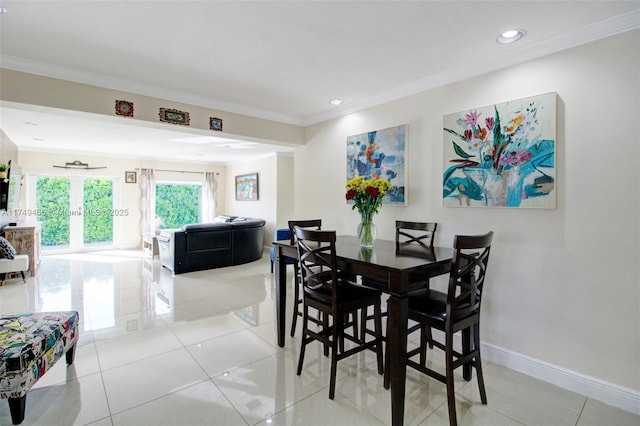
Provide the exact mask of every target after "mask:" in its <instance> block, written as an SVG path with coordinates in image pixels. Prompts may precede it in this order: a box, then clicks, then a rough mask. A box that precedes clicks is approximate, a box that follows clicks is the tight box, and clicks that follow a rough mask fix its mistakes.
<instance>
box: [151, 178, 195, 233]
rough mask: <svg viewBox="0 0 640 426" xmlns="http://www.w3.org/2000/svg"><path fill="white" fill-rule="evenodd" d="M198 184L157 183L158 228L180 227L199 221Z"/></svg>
mask: <svg viewBox="0 0 640 426" xmlns="http://www.w3.org/2000/svg"><path fill="white" fill-rule="evenodd" d="M201 194H202V187H201V186H200V185H182V184H157V185H156V216H157V217H159V218H160V219H162V222H161V223H162V225H161V226H160V228H163V229H171V228H180V227H181V226H182V225H186V224H189V223H198V222H200V198H201Z"/></svg>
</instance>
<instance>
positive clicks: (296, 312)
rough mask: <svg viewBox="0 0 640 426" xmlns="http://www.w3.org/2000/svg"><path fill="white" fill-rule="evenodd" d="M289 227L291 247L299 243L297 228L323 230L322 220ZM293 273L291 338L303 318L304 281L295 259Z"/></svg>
mask: <svg viewBox="0 0 640 426" xmlns="http://www.w3.org/2000/svg"><path fill="white" fill-rule="evenodd" d="M288 225H289V238H290V243H291V245H293V244H296V242H297V240H296V235H295V231H294V227H295V226H297V227H300V228H305V229H315V230H319V229H320V228H322V219H307V220H290V221H289V222H288ZM293 271H294V274H295V281H294V286H293V319H292V320H291V337H293V336H295V334H296V325H297V323H298V317H299V316H300V317H301V316H302V311H301V310H300V304H301V303H302V298H301V297H300V284H301V282H302V280H301V278H300V268H299V266H298V261H297V260H295V259H294V262H293Z"/></svg>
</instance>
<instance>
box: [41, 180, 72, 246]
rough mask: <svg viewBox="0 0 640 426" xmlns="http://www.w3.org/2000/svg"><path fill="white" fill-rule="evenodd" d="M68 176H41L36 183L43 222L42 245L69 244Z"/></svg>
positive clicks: (69, 186) (69, 183)
mask: <svg viewBox="0 0 640 426" xmlns="http://www.w3.org/2000/svg"><path fill="white" fill-rule="evenodd" d="M70 188H71V181H70V180H69V179H67V178H40V179H38V182H37V184H36V194H37V195H38V196H37V197H36V199H37V201H36V207H37V210H38V220H39V221H40V222H42V245H43V246H57V245H68V244H69V229H70V223H71V220H70V216H69V215H68V214H64V213H65V212H68V211H69V194H70Z"/></svg>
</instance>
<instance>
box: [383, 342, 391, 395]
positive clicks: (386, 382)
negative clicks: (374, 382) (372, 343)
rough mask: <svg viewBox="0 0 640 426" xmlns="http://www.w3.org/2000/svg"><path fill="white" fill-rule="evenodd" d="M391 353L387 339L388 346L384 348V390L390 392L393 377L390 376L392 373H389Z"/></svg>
mask: <svg viewBox="0 0 640 426" xmlns="http://www.w3.org/2000/svg"><path fill="white" fill-rule="evenodd" d="M390 355H391V354H390V351H389V340H388V339H387V344H386V345H385V347H384V388H385V389H386V390H389V388H390V387H391V376H390V372H389V370H390V369H389V356H390Z"/></svg>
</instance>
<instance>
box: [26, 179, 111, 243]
mask: <svg viewBox="0 0 640 426" xmlns="http://www.w3.org/2000/svg"><path fill="white" fill-rule="evenodd" d="M30 183H31V185H30V187H31V188H34V191H31V193H32V197H31V198H32V199H31V200H30V203H29V205H31V206H35V209H34V210H33V211H27V214H28V215H29V216H35V217H36V220H37V221H38V222H40V223H41V229H42V231H41V241H42V250H43V252H79V251H90V250H100V249H112V248H114V247H115V246H116V244H115V241H114V240H115V235H116V232H115V228H116V226H117V215H116V214H115V213H116V212H117V209H116V206H115V200H116V197H115V196H114V195H115V194H114V192H115V188H116V185H114V180H113V179H112V178H109V177H95V176H92V177H85V176H32V177H31V182H30ZM27 219H30V218H27Z"/></svg>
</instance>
